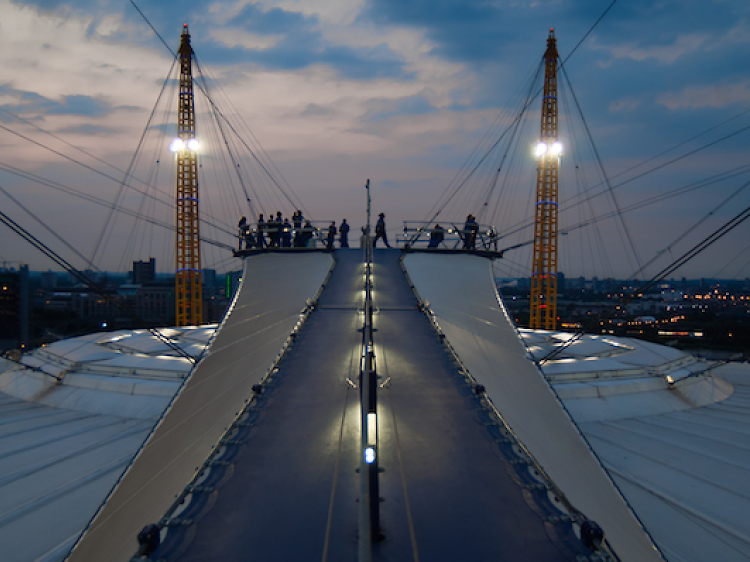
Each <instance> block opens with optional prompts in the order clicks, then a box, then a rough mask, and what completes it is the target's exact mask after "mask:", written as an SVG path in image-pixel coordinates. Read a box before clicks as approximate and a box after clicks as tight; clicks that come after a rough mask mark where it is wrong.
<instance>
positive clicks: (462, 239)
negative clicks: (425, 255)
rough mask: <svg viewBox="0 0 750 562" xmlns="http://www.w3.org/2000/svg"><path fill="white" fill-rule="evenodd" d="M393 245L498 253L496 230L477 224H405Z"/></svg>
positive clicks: (417, 222) (489, 226)
mask: <svg viewBox="0 0 750 562" xmlns="http://www.w3.org/2000/svg"><path fill="white" fill-rule="evenodd" d="M396 242H397V243H398V244H403V245H404V247H406V248H434V249H447V250H483V251H487V252H499V251H500V250H498V246H497V243H498V235H497V229H496V228H495V227H494V226H492V225H486V224H477V223H460V222H451V221H446V222H444V223H442V224H440V223H435V224H432V225H426V224H425V223H424V221H404V230H403V235H400V236H398V237H397V238H396Z"/></svg>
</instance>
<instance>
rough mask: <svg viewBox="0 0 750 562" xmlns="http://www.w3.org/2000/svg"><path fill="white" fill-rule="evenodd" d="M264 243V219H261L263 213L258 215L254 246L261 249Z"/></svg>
mask: <svg viewBox="0 0 750 562" xmlns="http://www.w3.org/2000/svg"><path fill="white" fill-rule="evenodd" d="M265 245H266V221H265V220H263V213H261V214H260V215H259V216H258V233H257V235H256V240H255V247H256V248H258V249H263V247H264V246H265Z"/></svg>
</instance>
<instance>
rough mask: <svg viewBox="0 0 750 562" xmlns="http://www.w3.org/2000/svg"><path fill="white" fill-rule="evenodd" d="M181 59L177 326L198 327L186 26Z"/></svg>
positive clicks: (195, 187) (189, 55)
mask: <svg viewBox="0 0 750 562" xmlns="http://www.w3.org/2000/svg"><path fill="white" fill-rule="evenodd" d="M178 53H179V55H180V100H179V108H178V115H177V130H178V136H177V138H176V139H175V140H174V141H173V142H172V146H171V149H172V151H173V152H174V153H175V155H176V159H177V205H176V208H177V215H176V224H175V226H176V232H177V245H176V250H175V262H176V268H175V292H176V295H177V302H176V311H175V312H176V314H177V325H178V326H197V325H199V324H201V322H202V320H203V288H202V286H201V246H200V242H201V241H200V229H199V223H198V156H197V149H198V141H197V140H196V138H195V105H194V103H193V71H192V59H193V49H192V47H191V46H190V33H188V26H187V24H185V26H184V28H183V30H182V41H181V43H180V49H179V51H178Z"/></svg>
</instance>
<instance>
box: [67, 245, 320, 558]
mask: <svg viewBox="0 0 750 562" xmlns="http://www.w3.org/2000/svg"><path fill="white" fill-rule="evenodd" d="M332 263H333V260H332V258H331V256H330V255H329V254H323V253H310V254H305V253H293V254H291V253H290V254H286V255H283V254H261V255H257V256H252V257H249V258H246V259H245V270H244V273H243V280H242V287H241V289H240V292H239V294H238V296H237V297H236V299H235V302H234V307H233V309H232V311H231V313H230V314H229V316H228V317H227V318H226V319H225V321H224V323H223V324H222V326H221V327H220V328H219V332H218V334H217V336H216V339H215V340H214V342H213V344H212V346H211V349H210V353H209V354H208V355H207V356H206V357H205V358H204V359H203V360H202V361H201V363H200V364H199V365H198V366H197V368H196V369H195V371H194V372H193V374H192V376H191V377H190V379H189V380H188V381H187V383H186V384H185V386H184V388H183V389H182V391H181V392H180V393H179V395H178V397H177V398H176V399H175V401H174V402H173V404H172V406H171V407H170V409H169V411H168V412H167V413H166V415H165V416H164V418H163V419H162V421H161V423H160V424H159V426H158V427H157V429H156V430H155V432H154V434H153V435H152V436H151V438H150V439H149V441H148V442H147V444H146V446H145V447H144V448H143V450H142V451H141V453H140V454H139V456H138V457H137V459H136V460H135V462H134V463H133V465H132V466H131V468H130V469H129V470H128V472H127V473H126V474H125V476H124V477H123V479H122V480H121V482H120V483H119V484H118V485H117V487H116V488H115V490H114V492H113V493H112V496H111V497H110V498H109V500H108V501H107V503H106V504H105V505H104V507H103V508H102V510H101V511H100V513H99V514H98V515H97V517H96V519H95V520H94V521H93V523H92V525H91V527H90V528H89V530H88V531H87V532H86V534H85V535H84V536H83V538H82V539H81V541H80V542H79V544H78V545H77V546H76V548H75V550H74V551H73V553H72V554H71V556H70V557H69V560H71V561H75V562H78V561H88V562H107V561H122V562H126V561H128V560H130V557H131V556H132V555H133V554H134V553H135V551H136V550H137V548H138V544H137V541H136V537H137V535H138V532H139V531H140V530H141V529H142V528H143V527H144V526H145V525H147V524H149V523H157V522H158V521H159V520H160V519H161V518H162V517H163V516H164V514H165V513H166V511H167V510H168V509H169V507H170V505H171V504H172V503H173V502H174V500H175V497H176V496H177V495H179V494H180V492H181V491H182V489H183V488H184V487H185V485H186V484H187V483H188V482H189V481H190V479H191V478H192V477H193V475H194V474H195V470H196V467H199V466H200V465H202V464H203V462H204V461H205V459H206V457H207V456H208V455H209V453H210V452H211V450H212V448H213V447H214V445H215V444H216V443H217V441H218V440H219V438H220V437H221V435H222V433H223V432H224V430H225V429H226V428H227V427H228V426H229V425H230V424H231V423H232V421H233V420H234V418H235V417H236V415H237V413H238V412H239V411H240V410H241V409H242V408H243V407H244V405H245V403H246V401H247V400H248V399H250V398H251V396H252V389H251V387H252V385H253V384H256V383H258V382H259V381H260V380H261V378H262V377H263V376H264V374H265V373H266V372H267V371H268V369H269V368H270V367H271V366H272V365H273V363H274V362H275V360H276V358H277V357H278V354H279V352H280V350H281V348H282V346H283V344H284V342H285V341H286V339H287V337H288V336H289V334H290V332H291V331H292V329H293V328H294V326H295V325H296V324H297V322H298V321H299V319H300V311H301V310H302V309H303V308H304V307H305V305H306V301H307V299H309V298H312V297H314V296H315V294H316V292H317V291H318V289H319V288H320V286H321V284H322V282H323V280H324V279H325V276H326V274H327V273H328V271H329V269H330V268H331V265H332Z"/></svg>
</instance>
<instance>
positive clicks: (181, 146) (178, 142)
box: [169, 137, 185, 152]
mask: <svg viewBox="0 0 750 562" xmlns="http://www.w3.org/2000/svg"><path fill="white" fill-rule="evenodd" d="M169 150H171V151H172V152H179V151H180V150H185V141H184V140H182V139H181V138H180V137H177V138H175V139H172V143H171V144H170V145H169Z"/></svg>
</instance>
